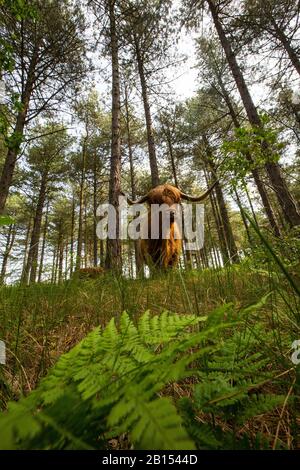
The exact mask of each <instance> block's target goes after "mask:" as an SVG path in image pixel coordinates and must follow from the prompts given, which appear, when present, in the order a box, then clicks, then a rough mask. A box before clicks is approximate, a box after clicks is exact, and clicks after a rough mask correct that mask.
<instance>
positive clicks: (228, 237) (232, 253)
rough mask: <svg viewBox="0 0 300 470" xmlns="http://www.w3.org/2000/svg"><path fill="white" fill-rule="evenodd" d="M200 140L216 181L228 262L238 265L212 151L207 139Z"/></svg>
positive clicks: (237, 256) (216, 192)
mask: <svg viewBox="0 0 300 470" xmlns="http://www.w3.org/2000/svg"><path fill="white" fill-rule="evenodd" d="M202 138H203V142H204V145H205V149H206V152H207V157H206V158H205V161H206V164H207V165H208V166H209V168H210V171H211V173H212V174H213V176H214V179H215V180H217V183H216V186H215V189H214V191H215V194H216V197H217V201H218V206H219V210H220V219H221V226H222V230H223V233H224V238H225V243H226V246H227V249H228V254H229V256H230V261H231V262H233V263H239V255H238V250H237V247H236V243H235V240H234V236H233V232H232V227H231V223H230V220H229V215H228V210H227V207H226V204H225V199H224V195H223V190H222V187H221V185H220V182H219V180H218V176H217V169H216V165H215V163H214V160H213V155H212V150H211V147H210V144H209V142H208V139H207V137H206V136H205V135H203V136H202Z"/></svg>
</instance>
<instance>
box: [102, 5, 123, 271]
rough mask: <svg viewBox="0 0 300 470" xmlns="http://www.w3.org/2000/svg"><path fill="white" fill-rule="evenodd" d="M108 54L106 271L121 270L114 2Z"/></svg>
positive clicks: (118, 129) (118, 81)
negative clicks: (110, 210) (111, 230)
mask: <svg viewBox="0 0 300 470" xmlns="http://www.w3.org/2000/svg"><path fill="white" fill-rule="evenodd" d="M108 4H109V20H110V52H111V63H112V126H111V166H110V179H109V203H110V204H112V205H113V206H114V208H115V210H116V218H117V220H116V237H115V238H114V239H110V238H107V243H106V259H105V266H106V268H107V269H114V270H115V271H120V270H121V262H122V253H121V241H120V233H119V232H120V227H119V201H118V198H119V194H120V189H121V137H120V76H119V50H118V48H119V46H118V37H117V30H116V18H115V2H114V1H113V0H110V1H109V2H108Z"/></svg>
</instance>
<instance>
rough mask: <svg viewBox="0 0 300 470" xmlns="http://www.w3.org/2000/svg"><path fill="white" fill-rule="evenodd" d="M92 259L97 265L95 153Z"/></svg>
mask: <svg viewBox="0 0 300 470" xmlns="http://www.w3.org/2000/svg"><path fill="white" fill-rule="evenodd" d="M93 217H94V221H93V261H94V266H95V267H96V266H98V237H97V155H96V154H95V155H94V172H93Z"/></svg>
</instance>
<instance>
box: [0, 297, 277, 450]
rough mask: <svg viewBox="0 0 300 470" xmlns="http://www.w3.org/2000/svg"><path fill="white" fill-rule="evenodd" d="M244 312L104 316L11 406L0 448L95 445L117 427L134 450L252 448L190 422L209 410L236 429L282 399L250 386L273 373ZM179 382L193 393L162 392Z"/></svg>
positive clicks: (0, 420)
mask: <svg viewBox="0 0 300 470" xmlns="http://www.w3.org/2000/svg"><path fill="white" fill-rule="evenodd" d="M251 312H255V308H254V307H251V308H250V309H248V310H247V311H246V313H245V312H244V313H243V312H241V313H240V315H239V318H242V317H243V315H244V316H247V323H246V324H245V322H243V323H242V322H241V321H240V320H238V319H234V315H233V311H232V305H230V304H229V305H225V306H222V307H220V308H218V309H217V310H216V311H215V312H212V314H211V316H210V317H209V318H208V319H206V317H197V316H195V315H176V314H171V313H169V312H167V311H165V312H163V313H162V314H161V315H155V316H151V314H150V312H149V311H147V312H145V313H144V315H142V316H141V318H140V320H139V321H138V323H137V324H135V323H134V322H133V321H132V320H131V319H130V317H129V315H128V314H127V313H126V312H124V313H123V314H122V315H121V317H120V321H119V323H118V325H117V324H116V322H115V320H114V319H112V320H111V321H110V322H109V323H108V325H107V326H106V328H105V329H103V330H102V329H101V328H95V329H94V330H93V331H92V332H91V333H90V334H88V335H87V336H86V337H85V338H84V339H83V340H82V341H81V342H80V343H79V344H78V345H76V346H75V347H74V348H73V349H71V350H70V351H69V352H68V353H66V354H64V355H62V356H61V357H60V359H59V360H58V362H57V363H56V365H55V366H54V367H53V368H52V369H51V370H50V371H49V373H48V375H47V376H46V377H45V378H44V379H43V380H42V381H41V382H40V384H39V386H38V387H37V389H36V390H35V391H33V392H31V393H30V394H29V395H28V396H27V397H25V398H22V399H21V400H20V401H19V402H18V403H10V404H9V406H8V411H7V412H5V413H3V414H2V416H1V417H0V448H1V449H49V448H50V449H99V448H106V447H107V445H108V444H107V442H108V440H109V439H110V438H112V437H114V438H118V436H120V435H121V434H122V433H127V434H128V437H129V440H130V442H131V444H132V446H133V447H134V448H136V449H194V448H195V447H197V448H201V449H202V448H203V449H220V448H242V447H243V446H244V448H251V446H252V447H253V446H259V445H260V444H259V443H254V442H252V441H251V440H249V439H247V437H243V438H242V439H240V438H236V436H235V433H234V432H233V431H232V430H231V431H228V432H227V433H224V432H223V430H222V429H221V428H220V427H218V426H216V425H215V424H214V422H213V421H212V422H211V420H210V419H209V420H208V422H205V423H203V422H201V421H200V420H199V418H198V416H199V413H208V414H209V415H210V416H212V417H214V415H216V414H217V415H218V419H219V420H220V419H221V420H222V419H223V420H224V421H226V419H230V420H231V421H232V422H234V423H235V424H236V425H239V424H241V423H243V422H245V421H247V420H248V419H251V418H253V417H255V416H258V415H260V414H261V413H268V412H270V411H272V410H273V409H274V408H276V407H277V406H280V405H281V404H282V403H283V401H284V396H283V395H265V396H263V395H262V394H260V393H259V392H258V391H257V390H255V389H256V388H257V387H258V388H259V384H260V383H264V381H265V380H266V379H268V378H270V377H271V376H272V375H271V373H270V372H269V371H268V370H266V368H267V366H268V361H267V359H265V358H264V356H263V354H262V352H261V348H259V340H258V338H259V336H262V335H264V337H267V335H266V333H264V332H263V331H262V330H261V328H260V327H259V326H256V325H254V326H253V325H251V324H250V322H249V321H248V320H249V318H248V317H249V314H250V313H251ZM224 316H226V317H227V321H225V320H224ZM229 320H230V321H229ZM191 376H192V377H193V379H192V380H189V381H188V382H184V381H185V380H186V379H187V378H188V377H191ZM180 381H181V382H182V383H183V386H185V384H186V385H187V386H188V387H189V395H190V396H191V399H188V398H185V399H180V400H177V401H176V400H175V398H171V397H167V396H165V395H166V387H169V386H170V384H172V383H174V382H177V383H178V382H180ZM254 390H255V393H254ZM259 442H261V441H259ZM261 445H265V443H262V444H261Z"/></svg>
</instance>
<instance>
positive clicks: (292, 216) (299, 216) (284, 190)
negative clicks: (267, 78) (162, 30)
mask: <svg viewBox="0 0 300 470" xmlns="http://www.w3.org/2000/svg"><path fill="white" fill-rule="evenodd" d="M206 1H207V3H208V6H209V9H210V12H211V15H212V18H213V22H214V25H215V27H216V30H217V33H218V36H219V39H220V42H221V44H222V47H223V49H224V52H225V55H226V58H227V61H228V64H229V67H230V69H231V72H232V75H233V77H234V79H235V82H236V85H237V88H238V91H239V93H240V96H241V99H242V101H243V104H244V107H245V110H246V113H247V116H248V119H249V121H250V124H251V125H252V126H253V127H254V128H255V127H258V128H260V129H262V128H263V124H262V122H261V119H260V117H259V115H258V112H257V109H256V107H255V106H254V103H253V100H252V97H251V95H250V93H249V90H248V87H247V85H246V82H245V80H244V76H243V74H242V72H241V69H240V67H239V65H238V63H237V60H236V57H235V54H234V52H233V49H232V47H231V44H230V42H229V40H228V39H227V36H226V34H225V31H224V29H223V26H222V24H221V21H220V19H219V15H218V10H217V7H216V5H215V2H214V0H206ZM262 146H263V148H264V150H265V151H266V152H269V151H270V149H269V148H268V144H267V142H265V143H264V144H263V145H262ZM265 168H266V171H267V173H268V176H269V179H270V182H271V184H272V186H273V190H274V192H275V194H276V197H277V200H278V202H279V204H280V206H281V209H282V213H283V215H284V217H285V219H286V221H287V223H288V224H289V225H290V226H291V227H294V226H296V225H300V213H299V212H298V208H297V206H296V203H295V201H294V199H293V197H292V195H291V193H290V191H289V189H288V187H287V185H286V183H285V181H284V179H283V177H282V175H281V170H280V166H279V165H278V164H277V163H273V162H269V163H266V164H265Z"/></svg>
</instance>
